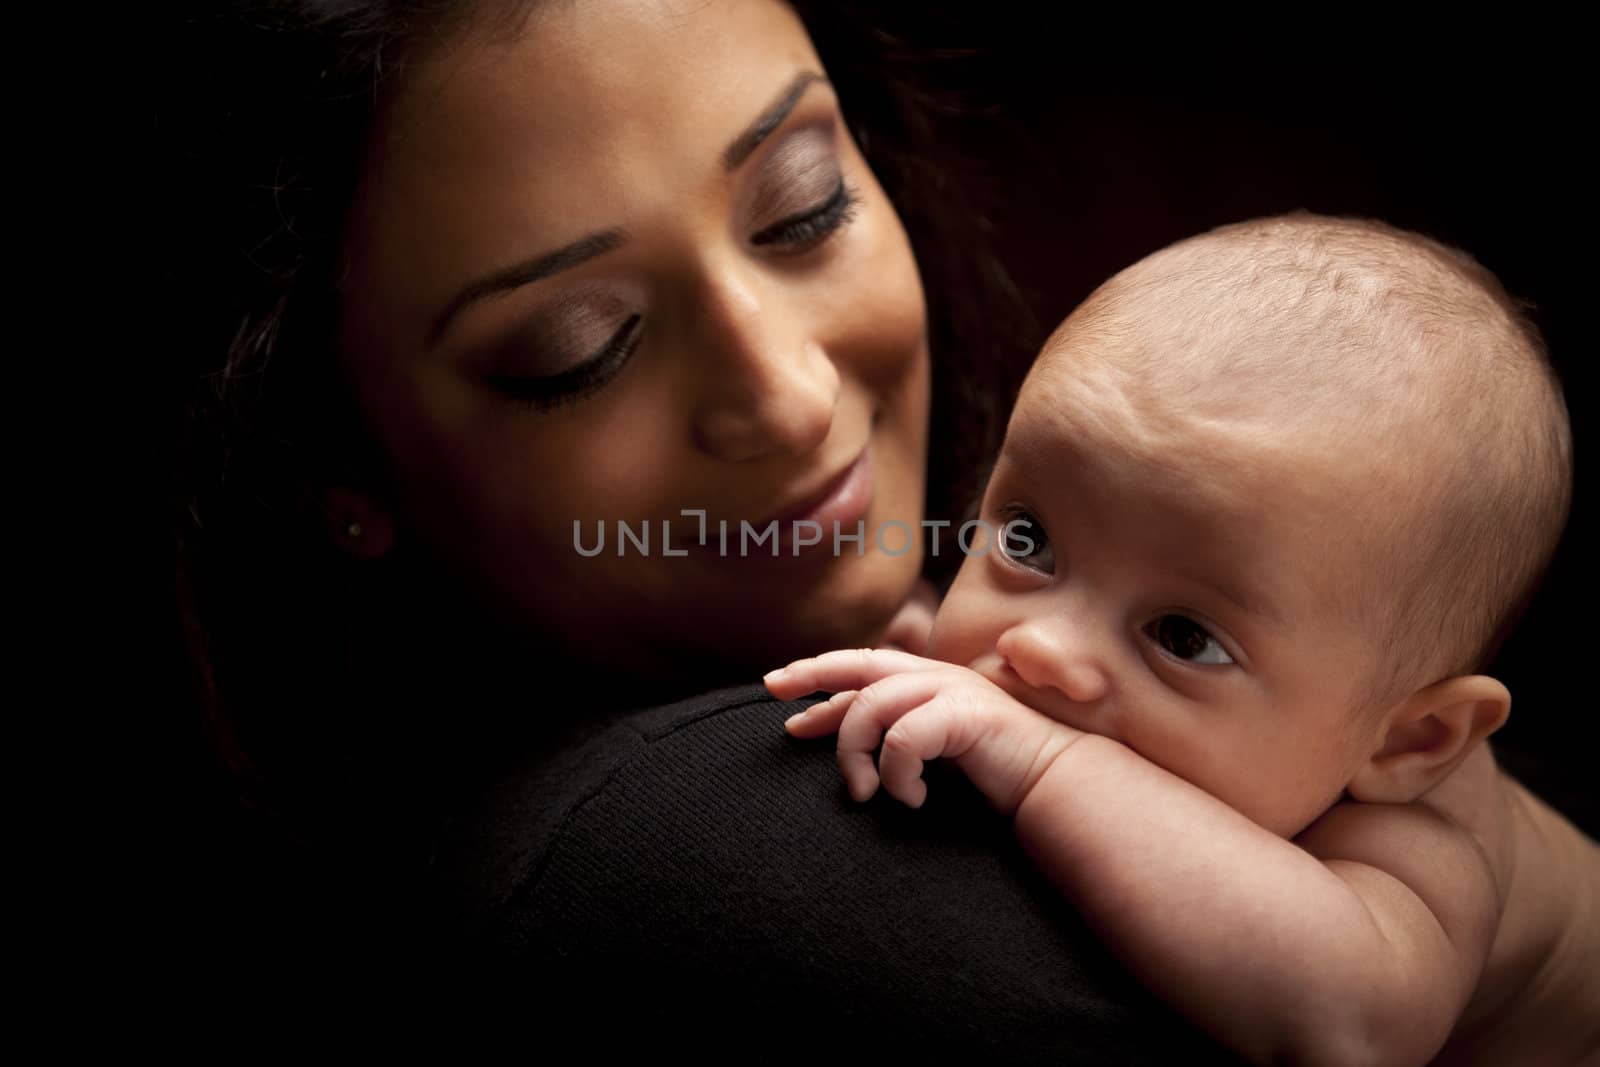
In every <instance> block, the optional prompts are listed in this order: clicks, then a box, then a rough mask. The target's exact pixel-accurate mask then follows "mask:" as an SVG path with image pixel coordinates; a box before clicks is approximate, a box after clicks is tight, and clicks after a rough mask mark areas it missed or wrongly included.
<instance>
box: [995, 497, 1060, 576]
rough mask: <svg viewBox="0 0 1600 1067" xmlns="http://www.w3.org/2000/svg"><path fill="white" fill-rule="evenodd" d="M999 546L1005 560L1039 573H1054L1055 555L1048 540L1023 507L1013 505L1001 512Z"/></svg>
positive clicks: (1038, 524) (1030, 514) (1046, 535)
mask: <svg viewBox="0 0 1600 1067" xmlns="http://www.w3.org/2000/svg"><path fill="white" fill-rule="evenodd" d="M999 543H1000V551H1001V552H1003V553H1005V555H1006V557H1007V558H1008V559H1012V560H1015V561H1016V562H1017V563H1020V564H1021V565H1022V566H1024V567H1027V568H1028V569H1030V570H1036V571H1039V572H1041V573H1043V574H1054V573H1055V570H1056V553H1055V549H1053V548H1051V547H1050V537H1049V535H1048V534H1046V533H1045V532H1044V527H1043V526H1042V525H1040V523H1039V520H1038V519H1036V518H1034V517H1033V514H1032V512H1030V511H1028V510H1027V509H1026V508H1020V507H1016V506H1014V505H1013V506H1011V507H1008V508H1006V509H1005V510H1004V511H1002V512H1001V515H1000V533H999Z"/></svg>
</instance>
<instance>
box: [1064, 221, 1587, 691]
mask: <svg viewBox="0 0 1600 1067" xmlns="http://www.w3.org/2000/svg"><path fill="white" fill-rule="evenodd" d="M1083 352H1093V353H1096V354H1097V355H1096V356H1094V357H1093V358H1090V359H1086V360H1084V361H1083V363H1082V364H1080V363H1073V364H1072V365H1071V369H1070V375H1068V374H1063V375H1062V376H1061V377H1062V378H1063V379H1067V378H1070V379H1072V380H1074V381H1075V382H1076V383H1077V384H1076V385H1074V386H1073V387H1072V391H1073V397H1074V401H1073V402H1074V405H1077V406H1075V407H1074V414H1073V417H1074V418H1078V419H1088V420H1090V422H1089V423H1085V426H1088V425H1090V424H1091V423H1092V422H1093V420H1094V419H1095V414H1094V408H1095V407H1096V405H1100V404H1103V403H1116V404H1128V403H1132V404H1135V405H1137V406H1138V407H1139V408H1140V409H1141V410H1147V409H1149V410H1157V409H1159V410H1160V411H1161V413H1162V414H1163V416H1170V420H1171V423H1172V424H1173V425H1180V426H1181V427H1182V432H1181V436H1172V435H1168V434H1164V433H1156V434H1153V435H1150V436H1149V438H1148V439H1141V440H1138V441H1134V442H1131V443H1130V444H1129V447H1131V448H1134V449H1142V450H1143V451H1144V453H1146V457H1147V458H1148V459H1150V460H1151V461H1153V462H1157V463H1160V464H1162V465H1165V466H1182V467H1184V468H1185V469H1194V470H1202V469H1203V470H1204V471H1205V472H1206V476H1207V477H1221V478H1230V479H1233V478H1247V477H1248V476H1249V473H1250V471H1251V470H1252V469H1254V468H1255V467H1257V466H1258V465H1266V464H1271V463H1277V464H1280V465H1281V462H1282V457H1285V456H1289V457H1292V459H1293V463H1294V464H1295V466H1294V468H1293V469H1295V470H1296V471H1297V474H1296V475H1295V477H1296V478H1298V479H1300V482H1301V483H1303V487H1304V489H1305V492H1306V493H1307V494H1309V495H1308V496H1306V497H1304V498H1302V497H1301V496H1300V495H1299V494H1300V490H1301V488H1302V485H1301V484H1296V485H1294V486H1293V491H1292V492H1289V493H1287V494H1282V495H1281V496H1280V497H1279V498H1278V499H1273V500H1269V501H1268V503H1269V505H1270V506H1273V507H1276V506H1279V505H1280V503H1281V506H1283V507H1291V508H1292V507H1298V506H1301V504H1302V503H1303V501H1304V500H1309V499H1315V500H1316V501H1317V508H1316V510H1315V514H1317V515H1319V516H1322V517H1323V519H1322V521H1324V522H1327V521H1330V520H1329V519H1328V517H1329V516H1332V517H1333V518H1332V519H1331V521H1332V522H1334V523H1335V524H1337V525H1340V526H1343V525H1345V524H1346V522H1348V525H1349V527H1350V528H1349V530H1348V531H1341V534H1340V538H1341V540H1340V541H1339V543H1340V545H1341V552H1340V553H1339V556H1338V559H1337V560H1333V559H1330V560H1328V561H1327V566H1328V568H1329V579H1330V580H1329V581H1328V583H1327V585H1328V590H1329V594H1328V597H1327V607H1328V609H1329V610H1335V611H1341V612H1346V613H1348V616H1349V618H1350V619H1351V621H1352V622H1353V623H1355V624H1356V625H1357V626H1358V627H1359V629H1360V632H1361V633H1362V635H1363V642H1366V641H1368V640H1370V642H1371V644H1370V645H1369V647H1370V648H1371V649H1373V650H1375V652H1374V655H1373V659H1372V662H1373V663H1374V670H1373V676H1372V678H1371V679H1370V681H1369V682H1368V683H1367V686H1366V694H1367V701H1366V703H1367V706H1369V707H1376V706H1378V705H1380V704H1382V703H1384V702H1386V701H1390V700H1393V699H1395V698H1396V697H1399V696H1402V695H1404V694H1405V693H1407V692H1410V691H1413V690H1415V689H1417V688H1420V687H1421V686H1424V685H1428V684H1430V683H1432V682H1434V681H1437V680H1440V679H1442V678H1446V677H1451V676H1453V675H1458V674H1466V673H1475V672H1477V671H1479V670H1481V669H1482V668H1483V666H1484V665H1485V664H1486V663H1487V662H1488V660H1489V659H1490V658H1491V657H1492V656H1493V655H1494V653H1495V651H1496V650H1497V649H1498V647H1499V644H1500V642H1501V641H1502V640H1503V639H1504V637H1505V635H1506V633H1507V632H1508V630H1509V629H1510V627H1511V626H1512V625H1513V624H1514V623H1515V621H1516V620H1517V618H1518V617H1519V616H1520V614H1521V613H1522V610H1523V608H1524V607H1525V606H1526V603H1527V601H1528V599H1529V598H1530V597H1531V595H1532V593H1533V591H1534V589H1535V587H1536V586H1537V584H1538V582H1539V579H1540V578H1541V576H1542V575H1543V573H1544V570H1545V569H1546V567H1547V566H1548V565H1549V561H1550V558H1551V556H1552V555H1553V553H1554V552H1555V549H1556V545H1557V543H1558V542H1559V540H1560V537H1561V532H1562V529H1563V527H1564V525H1565V521H1566V515H1567V509H1568V505H1569V500H1570V496H1571V467H1572V460H1571V454H1572V449H1571V436H1570V430H1569V428H1568V422H1567V413H1566V405H1565V402H1564V400H1563V398H1562V392H1561V386H1560V383H1559V381H1558V379H1557V377H1556V375H1555V373H1554V371H1553V369H1552V367H1551V365H1550V361H1549V357H1548V354H1547V351H1546V348H1545V345H1544V342H1543V340H1542V339H1541V337H1540V336H1539V333H1538V330H1537V328H1536V327H1535V326H1534V325H1533V323H1532V322H1531V320H1530V319H1529V317H1528V315H1527V313H1526V310H1525V308H1524V307H1523V306H1522V305H1520V304H1519V302H1517V301H1516V300H1514V299H1513V298H1511V297H1510V296H1508V295H1507V293H1506V291H1505V290H1504V288H1503V287H1502V286H1501V285H1500V283H1499V281H1497V280H1496V279H1495V277H1494V276H1493V275H1492V274H1491V273H1490V272H1489V271H1488V270H1486V269H1485V268H1484V267H1482V266H1481V265H1479V264H1478V263H1477V262H1476V261H1475V260H1474V259H1472V258H1471V257H1470V256H1468V255H1466V254H1465V253H1463V252H1460V251H1458V250H1456V249H1453V248H1450V247H1447V246H1445V245H1443V244H1440V243H1439V242H1437V241H1434V240H1432V239H1429V238H1427V237H1423V236H1421V235H1418V234H1414V233H1409V232H1406V231H1403V230H1399V229H1396V228H1394V227H1391V226H1388V225H1386V224H1383V223H1379V222H1374V221H1368V220H1362V219H1346V218H1328V217H1323V216H1316V215H1311V214H1304V213H1301V214H1293V215H1286V216H1280V217H1275V218H1268V219H1261V220H1256V221H1251V222H1244V223H1238V224H1234V225H1229V226H1223V227H1220V228H1218V229H1215V230H1212V231H1209V232H1207V233H1204V234H1201V235H1199V236H1197V237H1193V238H1190V239H1188V240H1185V241H1181V242H1179V243H1177V244H1175V245H1172V246H1170V247H1168V248H1166V249H1163V250H1161V251H1160V252H1157V253H1155V254H1153V255H1151V256H1149V257H1147V258H1145V259H1143V260H1141V261H1140V262H1138V263H1136V264H1134V265H1133V266H1131V267H1129V268H1128V269H1126V270H1124V271H1123V272H1121V273H1120V274H1118V275H1117V276H1115V277H1114V278H1112V279H1111V280H1110V281H1108V282H1107V283H1106V284H1105V285H1103V286H1101V287H1100V288H1099V289H1097V290H1096V291H1095V292H1094V293H1093V294H1092V295H1091V296H1090V297H1089V299H1088V300H1086V301H1085V302H1084V304H1083V305H1082V306H1081V307H1079V308H1078V310H1077V311H1075V312H1074V313H1073V314H1072V316H1071V317H1069V318H1068V320H1067V321H1066V322H1065V323H1063V324H1062V326H1061V327H1060V328H1059V329H1058V330H1057V331H1056V334H1055V335H1054V336H1053V337H1052V338H1051V340H1050V342H1048V343H1047V344H1046V346H1045V355H1044V356H1043V357H1042V358H1041V360H1040V363H1041V364H1044V363H1046V362H1048V361H1050V360H1073V359H1075V358H1076V357H1075V355H1074V354H1075V353H1080V354H1081V353H1083ZM1083 397H1086V398H1088V399H1087V400H1086V401H1083V402H1081V403H1080V401H1079V399H1078V398H1083ZM1096 397H1111V398H1114V399H1111V400H1104V401H1102V400H1099V399H1095V398H1096ZM1084 405H1086V406H1087V408H1088V409H1089V410H1088V411H1087V412H1084V411H1082V410H1079V408H1080V407H1082V406H1084ZM1213 442H1215V443H1216V446H1215V447H1212V443H1213ZM1119 447H1120V443H1119ZM1207 464H1209V466H1207ZM1308 513H1311V512H1310V510H1309V509H1308ZM1343 547H1348V548H1349V549H1350V550H1351V554H1345V553H1344V552H1343V551H1342V548H1343Z"/></svg>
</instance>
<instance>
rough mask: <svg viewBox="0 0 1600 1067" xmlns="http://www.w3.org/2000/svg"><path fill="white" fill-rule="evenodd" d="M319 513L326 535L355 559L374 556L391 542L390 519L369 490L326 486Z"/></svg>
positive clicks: (392, 528)
mask: <svg viewBox="0 0 1600 1067" xmlns="http://www.w3.org/2000/svg"><path fill="white" fill-rule="evenodd" d="M322 513H323V518H324V521H325V522H326V528H327V532H328V537H329V539H331V540H332V541H333V543H334V544H336V545H338V546H339V547H340V548H342V549H344V551H346V552H348V553H350V555H352V556H355V557H356V558H357V559H378V558H379V557H381V556H383V555H385V554H386V553H388V551H389V549H390V548H391V547H393V545H394V520H393V519H392V518H391V517H390V515H389V511H388V509H387V508H385V507H384V506H383V505H382V504H380V503H379V502H378V500H377V499H376V498H375V497H373V496H372V495H371V494H368V493H364V492H360V491H358V490H355V489H349V488H346V487H344V486H330V487H328V488H326V489H324V490H323V492H322Z"/></svg>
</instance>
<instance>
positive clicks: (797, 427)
mask: <svg viewBox="0 0 1600 1067" xmlns="http://www.w3.org/2000/svg"><path fill="white" fill-rule="evenodd" d="M784 284H785V283H784V281H783V280H782V279H781V278H779V279H768V280H766V284H765V285H763V284H762V283H761V280H760V279H756V278H752V277H748V276H745V277H740V276H727V277H721V278H718V279H716V280H715V281H714V282H713V283H712V284H711V285H710V286H709V287H708V289H709V291H708V293H707V294H706V299H705V304H704V306H703V312H704V314H705V319H704V322H705V330H704V332H702V333H701V335H700V336H701V337H702V338H704V340H703V342H702V344H703V345H704V349H703V365H702V369H703V375H702V379H701V386H700V396H699V400H698V402H697V403H696V405H695V408H694V412H693V423H694V435H695V443H696V444H697V445H698V446H699V447H700V448H702V449H704V450H705V451H707V452H709V453H711V454H712V455H715V456H717V457H718V458H721V459H725V460H729V461H734V462H738V461H743V460H750V459H760V458H761V457H763V456H767V455H771V454H775V453H777V454H782V453H787V454H790V455H797V456H798V455H805V454H807V453H810V452H812V451H815V450H816V448H817V447H818V446H819V445H821V444H822V442H823V441H825V440H826V439H827V437H828V433H829V431H830V430H831V428H832V426H833V415H834V410H835V408H836V407H837V405H838V402H839V384H840V382H839V370H838V368H837V367H835V366H834V364H833V361H832V360H831V359H830V358H829V356H828V353H827V351H826V350H825V349H824V348H823V346H822V345H821V344H820V343H818V342H817V340H816V339H815V337H814V335H813V331H812V330H811V329H810V325H811V323H810V316H808V315H807V314H806V308H805V305H804V304H803V303H800V302H798V301H796V300H792V299H786V297H787V296H788V295H789V294H788V293H787V292H786V291H785V290H784V288H783V286H784Z"/></svg>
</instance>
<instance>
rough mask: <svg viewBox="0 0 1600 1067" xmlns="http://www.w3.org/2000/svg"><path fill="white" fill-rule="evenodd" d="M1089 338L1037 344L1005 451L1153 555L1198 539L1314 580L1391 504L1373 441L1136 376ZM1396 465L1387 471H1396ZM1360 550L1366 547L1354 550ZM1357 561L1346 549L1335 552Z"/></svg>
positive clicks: (1040, 485) (1045, 485)
mask: <svg viewBox="0 0 1600 1067" xmlns="http://www.w3.org/2000/svg"><path fill="white" fill-rule="evenodd" d="M1102 344H1103V342H1101V341H1099V340H1097V339H1088V340H1079V341H1074V340H1073V339H1071V338H1067V339H1066V342H1065V343H1063V344H1061V345H1059V346H1053V347H1052V349H1051V350H1050V351H1048V352H1046V353H1045V355H1043V356H1041V358H1040V360H1039V361H1038V363H1037V364H1036V365H1035V367H1034V369H1033V371H1032V372H1031V373H1030V375H1029V377H1028V379H1027V381H1026V383H1025V384H1024V386H1023V389H1022V391H1021V394H1020V395H1019V397H1018V400H1017V404H1016V407H1015V409H1014V411H1013V415H1012V420H1011V423H1010V425H1009V427H1008V430H1007V436H1006V443H1005V449H1004V455H1003V458H1002V462H1003V465H1004V467H1005V469H1006V470H1008V471H1009V472H1010V476H1011V477H1013V478H1016V479H1019V480H1025V481H1026V482H1027V485H1028V487H1029V491H1030V492H1033V493H1035V494H1040V495H1044V496H1048V497H1055V498H1057V499H1059V500H1060V501H1061V502H1062V503H1063V505H1064V506H1067V507H1070V508H1071V509H1072V513H1073V514H1075V515H1078V516H1079V517H1081V518H1083V519H1085V520H1091V519H1092V520H1094V521H1097V522H1098V523H1099V524H1101V525H1102V526H1103V527H1104V528H1105V529H1106V530H1108V531H1115V534H1116V536H1117V537H1119V539H1122V540H1123V541H1124V542H1125V543H1127V544H1128V545H1129V546H1130V548H1131V547H1132V546H1133V545H1134V544H1136V543H1137V544H1141V545H1143V546H1145V547H1146V548H1147V549H1148V550H1149V551H1150V552H1151V553H1152V554H1153V555H1162V554H1171V553H1177V552H1186V553H1187V552H1199V551H1201V550H1204V549H1215V550H1216V551H1215V553H1211V552H1207V553H1206V554H1207V557H1208V558H1210V559H1214V560H1216V561H1218V565H1219V566H1234V565H1243V566H1251V567H1256V568H1262V569H1270V570H1272V571H1274V572H1275V573H1276V575H1277V577H1278V578H1279V579H1280V580H1279V581H1277V582H1274V583H1271V584H1273V585H1274V586H1275V587H1279V588H1285V589H1287V588H1301V589H1312V588H1314V587H1316V586H1317V585H1318V584H1319V579H1318V575H1321V574H1325V573H1326V571H1327V567H1328V564H1329V563H1330V561H1333V560H1335V559H1341V560H1344V559H1345V557H1346V556H1347V555H1349V554H1350V553H1352V552H1354V551H1355V548H1356V546H1357V545H1358V544H1359V543H1362V542H1364V541H1365V540H1366V538H1365V536H1364V531H1368V530H1373V529H1377V528H1378V527H1379V526H1380V525H1383V524H1380V522H1379V520H1380V519H1381V518H1384V517H1392V515H1393V513H1394V511H1395V509H1396V507H1397V503H1396V501H1394V500H1393V499H1391V498H1390V497H1389V495H1388V493H1387V491H1386V490H1384V489H1382V488H1381V484H1382V482H1383V481H1384V479H1383V478H1381V477H1380V478H1376V479H1375V478H1374V477H1373V471H1374V466H1373V464H1374V463H1375V462H1377V460H1376V458H1375V457H1374V456H1373V455H1370V454H1368V453H1367V452H1366V450H1364V449H1362V448H1360V447H1347V445H1348V442H1341V440H1340V439H1339V437H1338V435H1336V434H1319V433H1317V432H1314V431H1307V430H1306V429H1305V420H1296V419H1295V418H1294V413H1293V412H1292V411H1285V412H1280V411H1263V410H1261V409H1259V408H1258V407H1256V406H1255V405H1253V404H1249V403H1233V404H1230V403H1229V402H1227V401H1226V399H1225V398H1223V399H1220V400H1219V399H1218V398H1217V397H1215V396H1207V395H1202V391H1196V390H1194V389H1187V390H1185V389H1182V388H1179V387H1177V386H1176V385H1175V384H1174V383H1173V382H1172V381H1170V380H1168V379H1167V378H1166V377H1165V376H1163V375H1154V376H1150V377H1140V376H1138V375H1137V374H1134V373H1132V372H1130V371H1129V369H1128V367H1127V366H1126V365H1125V364H1124V363H1122V362H1121V361H1119V360H1117V359H1115V358H1113V356H1112V355H1108V354H1107V353H1106V352H1105V351H1104V350H1103V348H1102V347H1100V346H1101V345H1102ZM1403 473H1404V472H1396V475H1397V478H1399V479H1400V480H1403ZM1362 555H1363V558H1364V552H1363V554H1362ZM1360 565H1363V564H1361V563H1360V562H1359V560H1358V557H1357V556H1355V555H1349V559H1348V560H1346V561H1345V563H1344V564H1342V566H1345V567H1355V566H1360Z"/></svg>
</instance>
